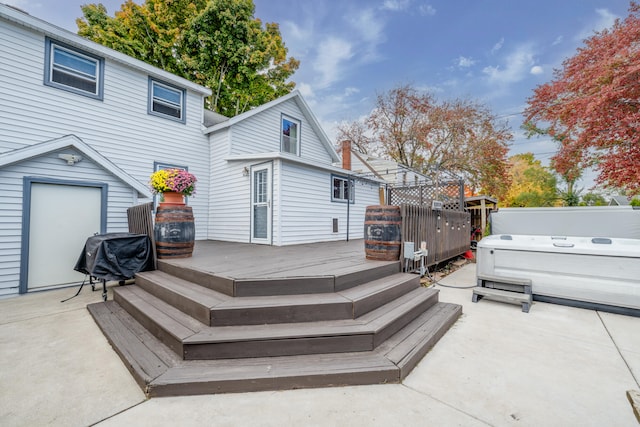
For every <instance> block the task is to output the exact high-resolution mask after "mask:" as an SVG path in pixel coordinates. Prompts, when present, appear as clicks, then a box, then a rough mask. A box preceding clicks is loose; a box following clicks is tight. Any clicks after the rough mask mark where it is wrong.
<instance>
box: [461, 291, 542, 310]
mask: <svg viewBox="0 0 640 427" xmlns="http://www.w3.org/2000/svg"><path fill="white" fill-rule="evenodd" d="M483 297H485V298H487V299H490V300H494V301H502V302H506V303H510V304H522V311H523V312H525V313H528V312H529V308H530V307H531V301H532V296H531V294H524V293H522V294H521V293H518V292H511V291H503V290H501V289H494V288H483V287H476V288H474V289H473V297H472V299H471V301H473V302H478V301H479V300H480V299H482V298H483Z"/></svg>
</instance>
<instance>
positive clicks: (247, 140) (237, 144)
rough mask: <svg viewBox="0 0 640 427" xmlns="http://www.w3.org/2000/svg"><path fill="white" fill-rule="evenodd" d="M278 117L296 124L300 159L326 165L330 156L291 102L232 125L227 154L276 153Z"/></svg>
mask: <svg viewBox="0 0 640 427" xmlns="http://www.w3.org/2000/svg"><path fill="white" fill-rule="evenodd" d="M282 114H286V115H287V116H289V117H291V118H294V119H297V120H300V128H301V129H300V138H301V140H300V157H301V158H303V159H307V160H312V161H314V162H317V163H318V164H325V165H330V164H331V162H332V159H331V156H330V155H329V153H328V152H327V150H326V148H325V147H324V145H323V144H322V143H321V142H320V138H318V135H316V133H315V132H314V130H313V127H312V126H311V124H310V123H309V121H308V120H307V118H306V117H305V116H304V114H303V113H302V110H301V109H300V108H299V107H298V105H297V104H296V102H295V101H294V100H293V99H289V100H287V101H285V102H283V103H280V104H277V105H276V106H274V107H273V108H268V109H266V110H265V111H262V112H260V113H257V114H255V115H253V116H251V117H249V118H247V119H246V120H242V121H240V122H238V123H236V124H235V125H233V133H232V137H231V139H232V141H231V152H230V154H233V155H236V154H254V153H272V152H279V151H280V130H281V117H282Z"/></svg>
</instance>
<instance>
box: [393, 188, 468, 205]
mask: <svg viewBox="0 0 640 427" xmlns="http://www.w3.org/2000/svg"><path fill="white" fill-rule="evenodd" d="M434 200H437V201H440V202H442V203H443V205H444V206H443V208H444V209H447V210H454V211H463V210H464V181H447V182H444V183H440V184H439V185H433V184H420V185H406V186H389V187H388V188H387V204H389V205H395V206H400V205H402V204H403V203H406V204H409V205H417V206H431V203H432V202H433V201H434Z"/></svg>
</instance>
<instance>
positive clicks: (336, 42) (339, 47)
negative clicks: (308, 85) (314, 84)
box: [313, 37, 353, 88]
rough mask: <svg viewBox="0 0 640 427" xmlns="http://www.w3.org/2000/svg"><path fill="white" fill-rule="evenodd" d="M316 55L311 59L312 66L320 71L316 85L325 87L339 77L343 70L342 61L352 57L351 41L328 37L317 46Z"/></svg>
mask: <svg viewBox="0 0 640 427" xmlns="http://www.w3.org/2000/svg"><path fill="white" fill-rule="evenodd" d="M318 52H319V53H318V56H317V57H316V58H315V60H314V61H313V67H314V68H315V69H316V71H318V73H320V75H321V80H320V82H318V85H319V86H320V87H321V88H325V87H327V86H329V85H331V84H332V83H334V82H336V81H338V80H339V79H340V74H341V73H342V72H343V65H342V63H343V61H346V60H349V59H351V58H352V57H353V49H352V45H351V43H349V42H348V41H346V40H344V39H341V38H338V37H329V38H328V39H326V40H324V41H322V42H321V43H320V45H319V46H318Z"/></svg>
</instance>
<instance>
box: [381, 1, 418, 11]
mask: <svg viewBox="0 0 640 427" xmlns="http://www.w3.org/2000/svg"><path fill="white" fill-rule="evenodd" d="M409 3H411V1H410V0H385V1H384V2H383V3H382V7H381V9H382V10H392V11H394V12H395V11H398V10H405V9H407V8H408V7H409Z"/></svg>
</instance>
